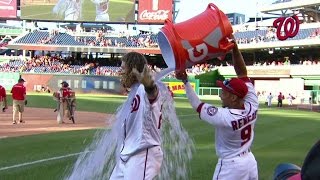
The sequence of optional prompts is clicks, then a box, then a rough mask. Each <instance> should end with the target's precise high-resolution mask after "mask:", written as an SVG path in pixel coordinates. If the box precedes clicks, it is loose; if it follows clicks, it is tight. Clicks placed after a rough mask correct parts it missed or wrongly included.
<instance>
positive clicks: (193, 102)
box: [176, 71, 204, 113]
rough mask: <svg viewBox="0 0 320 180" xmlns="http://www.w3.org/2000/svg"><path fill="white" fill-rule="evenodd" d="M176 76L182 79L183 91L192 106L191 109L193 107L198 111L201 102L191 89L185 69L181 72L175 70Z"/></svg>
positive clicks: (201, 104)
mask: <svg viewBox="0 0 320 180" xmlns="http://www.w3.org/2000/svg"><path fill="white" fill-rule="evenodd" d="M176 78H177V79H180V80H182V82H183V83H184V86H185V91H186V95H187V98H188V100H189V102H190V104H191V106H192V108H193V109H195V110H196V111H197V112H198V113H200V111H201V108H202V106H203V104H204V103H203V102H201V101H200V99H199V97H198V95H197V94H196V92H195V91H194V90H193V88H192V86H191V84H190V83H189V81H188V76H187V73H186V72H185V71H183V72H176Z"/></svg>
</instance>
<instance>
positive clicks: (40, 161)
mask: <svg viewBox="0 0 320 180" xmlns="http://www.w3.org/2000/svg"><path fill="white" fill-rule="evenodd" d="M193 115H197V114H184V115H178V117H183V116H193ZM0 138H1V136H0ZM89 152H92V151H86V152H79V153H72V154H67V155H64V156H57V157H52V158H47V159H41V160H37V161H32V162H26V163H22V164H16V165H13V166H7V167H1V168H0V171H4V170H8V169H13V168H18V167H22V166H28V165H33V164H38V163H42V162H46V161H53V160H57V159H64V158H67V157H72V156H77V155H80V154H82V153H89Z"/></svg>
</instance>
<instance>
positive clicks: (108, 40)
mask: <svg viewBox="0 0 320 180" xmlns="http://www.w3.org/2000/svg"><path fill="white" fill-rule="evenodd" d="M152 37H153V38H152ZM75 40H76V41H78V42H82V43H84V44H85V45H89V46H101V47H139V48H157V47H158V43H157V42H156V40H155V35H152V34H151V35H150V34H148V35H146V34H140V35H138V36H121V37H117V38H116V37H109V36H108V35H107V34H105V33H103V31H97V32H96V36H95V37H89V36H85V37H82V36H78V37H75Z"/></svg>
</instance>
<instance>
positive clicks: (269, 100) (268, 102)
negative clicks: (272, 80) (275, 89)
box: [267, 94, 273, 107]
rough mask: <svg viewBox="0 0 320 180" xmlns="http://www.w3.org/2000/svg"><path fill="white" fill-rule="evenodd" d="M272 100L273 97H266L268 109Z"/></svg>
mask: <svg viewBox="0 0 320 180" xmlns="http://www.w3.org/2000/svg"><path fill="white" fill-rule="evenodd" d="M272 98H273V96H272V95H271V94H269V95H268V96H267V104H268V107H271V104H272Z"/></svg>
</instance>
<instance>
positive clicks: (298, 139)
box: [0, 94, 320, 180]
mask: <svg viewBox="0 0 320 180" xmlns="http://www.w3.org/2000/svg"><path fill="white" fill-rule="evenodd" d="M9 99H10V96H9ZM124 100H125V97H123V96H116V97H112V96H101V95H96V96H91V95H79V96H77V103H78V109H80V110H84V111H94V112H105V113H112V112H114V111H115V110H116V108H117V107H118V106H119V105H120V104H121V103H122V102H123V101H124ZM28 101H29V104H28V106H32V107H47V108H52V107H54V102H53V100H52V97H51V95H49V94H29V95H28ZM175 101H176V107H177V114H178V116H180V120H181V122H182V124H183V126H184V127H185V128H186V129H187V131H188V132H189V135H190V136H191V137H192V138H193V139H194V141H195V145H196V152H195V153H194V157H193V159H192V162H191V168H190V171H191V178H190V179H194V180H198V179H201V180H202V179H212V174H213V172H214V168H215V164H216V161H217V157H216V155H215V149H214V129H213V127H212V126H211V125H209V124H208V123H205V122H203V121H201V120H199V118H198V115H197V114H196V113H195V111H194V110H192V109H191V107H190V105H189V104H188V101H187V100H186V99H185V98H176V99H175ZM9 102H11V100H9ZM208 102H210V103H212V104H219V101H216V100H210V101H208ZM319 131H320V116H319V114H318V113H316V112H309V111H297V110H286V109H278V108H264V106H263V105H261V108H260V110H259V113H258V121H257V123H256V128H255V139H254V144H253V147H252V151H253V153H254V155H255V157H256V159H257V161H258V166H259V179H261V180H268V179H272V176H273V171H274V168H275V167H276V166H277V165H278V164H279V163H283V162H290V163H294V164H297V165H299V166H301V165H302V163H303V160H304V158H305V156H306V154H307V152H308V151H309V149H310V148H311V147H312V145H313V144H314V143H315V142H316V141H317V140H318V132H319ZM94 132H95V130H84V131H72V132H61V133H50V134H42V135H32V136H25V137H16V138H6V139H1V140H0V145H1V148H0V168H2V167H6V166H12V165H15V164H20V163H25V162H31V161H36V160H40V159H46V158H51V157H55V156H62V155H66V154H70V153H77V152H80V151H82V150H83V148H84V147H85V146H86V145H87V144H88V143H89V142H90V141H91V140H92V136H93V134H94ZM75 159H76V158H75V157H68V158H64V159H59V160H52V161H47V162H42V163H38V164H33V165H28V166H23V167H20V168H13V169H8V170H2V171H0V177H1V178H0V179H5V180H19V179H21V180H22V179H23V180H33V179H52V180H60V179H62V177H63V175H64V173H65V172H67V171H68V170H70V167H71V166H72V164H73V163H74V161H75Z"/></svg>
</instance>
